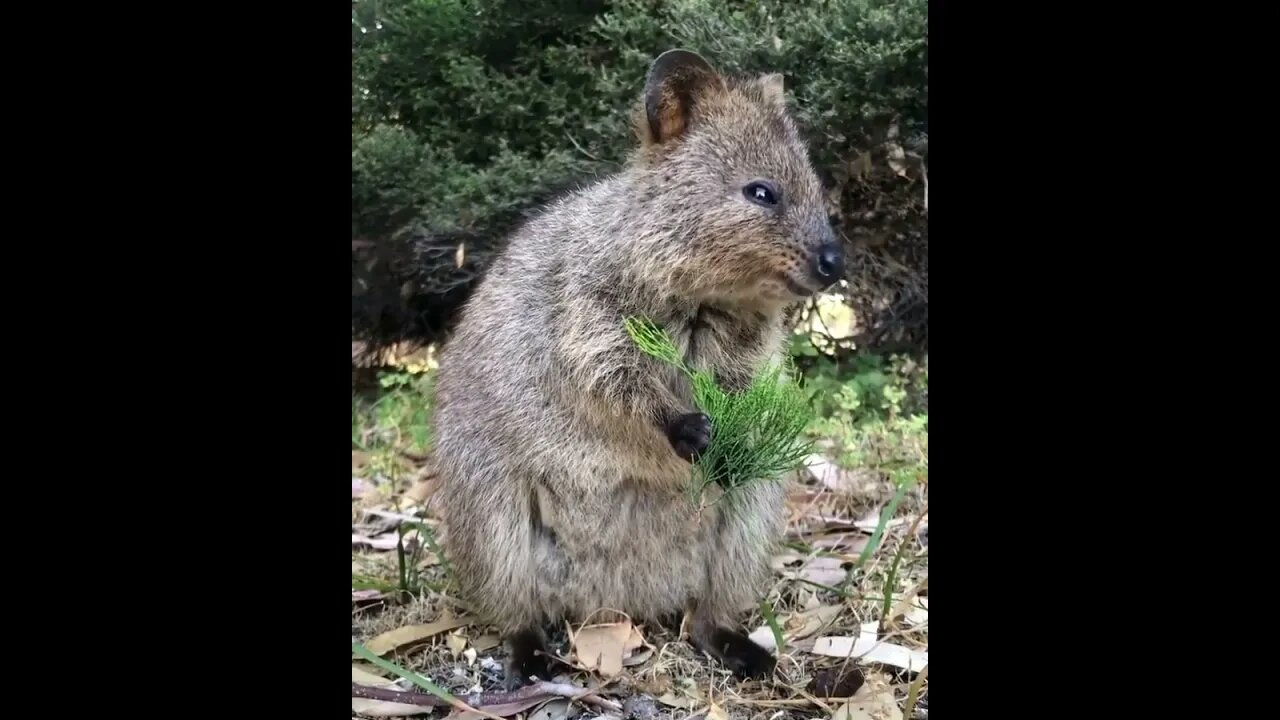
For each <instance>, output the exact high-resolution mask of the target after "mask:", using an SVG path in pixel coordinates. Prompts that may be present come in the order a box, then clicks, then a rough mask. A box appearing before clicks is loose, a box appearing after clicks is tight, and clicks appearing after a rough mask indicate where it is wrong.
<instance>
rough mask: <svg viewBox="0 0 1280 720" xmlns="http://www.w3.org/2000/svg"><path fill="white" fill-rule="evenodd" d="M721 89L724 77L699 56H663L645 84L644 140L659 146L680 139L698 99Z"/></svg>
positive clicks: (684, 52)
mask: <svg viewBox="0 0 1280 720" xmlns="http://www.w3.org/2000/svg"><path fill="white" fill-rule="evenodd" d="M724 87H725V81H724V78H722V77H721V76H720V74H719V73H718V72H716V70H715V68H713V67H711V63H708V62H707V61H706V60H705V59H704V58H703V57H702V56H701V55H699V54H697V53H695V52H691V51H689V50H668V51H666V52H664V53H662V54H661V55H659V56H658V57H657V58H656V59H655V60H654V61H653V64H652V65H651V66H649V76H648V78H647V79H646V80H645V84H644V121H645V124H646V127H645V130H646V131H647V132H646V133H644V135H645V137H646V139H647V140H649V141H650V142H653V143H657V144H662V143H666V142H669V141H670V140H672V139H674V138H677V137H679V136H680V135H681V134H683V133H684V132H685V131H686V130H687V129H688V128H689V125H690V124H691V123H692V121H693V118H694V115H695V113H696V112H697V104H698V100H699V98H701V97H705V95H706V94H707V93H709V92H714V91H716V90H723V89H724Z"/></svg>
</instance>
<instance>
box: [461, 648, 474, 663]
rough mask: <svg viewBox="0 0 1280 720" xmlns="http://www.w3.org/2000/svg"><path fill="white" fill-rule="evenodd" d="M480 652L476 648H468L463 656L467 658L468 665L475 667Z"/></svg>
mask: <svg viewBox="0 0 1280 720" xmlns="http://www.w3.org/2000/svg"><path fill="white" fill-rule="evenodd" d="M477 655H478V653H477V652H476V649H475V648H467V649H466V650H465V651H464V652H463V653H462V656H463V657H465V658H466V659H467V667H473V666H474V665H475V664H476V656H477Z"/></svg>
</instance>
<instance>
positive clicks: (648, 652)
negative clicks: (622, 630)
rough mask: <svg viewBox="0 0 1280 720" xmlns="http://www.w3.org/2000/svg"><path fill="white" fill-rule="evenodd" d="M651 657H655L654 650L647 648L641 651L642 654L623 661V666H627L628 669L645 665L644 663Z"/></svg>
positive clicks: (639, 653)
mask: <svg viewBox="0 0 1280 720" xmlns="http://www.w3.org/2000/svg"><path fill="white" fill-rule="evenodd" d="M651 657H653V648H651V647H647V648H645V649H643V650H641V651H640V652H638V653H636V654H634V655H632V656H631V657H629V658H627V659H626V660H623V661H622V664H623V665H625V666H626V667H635V666H636V665H640V664H643V663H644V661H646V660H648V659H649V658H651Z"/></svg>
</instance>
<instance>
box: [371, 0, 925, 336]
mask: <svg viewBox="0 0 1280 720" xmlns="http://www.w3.org/2000/svg"><path fill="white" fill-rule="evenodd" d="M351 23H352V46H351V53H352V54H351V136H352V141H351V165H352V173H351V199H352V232H353V235H359V236H366V235H367V236H377V235H379V234H380V233H385V232H387V231H388V226H389V225H396V226H398V225H399V224H400V223H401V222H407V221H405V220H403V219H404V218H408V221H413V222H414V223H415V224H417V225H419V226H421V227H423V228H425V229H426V230H427V231H429V232H430V233H432V234H434V235H436V236H440V235H444V236H447V237H448V238H452V237H454V236H455V235H458V236H465V237H467V238H468V244H467V253H468V258H470V259H472V260H474V262H475V263H476V264H477V268H479V267H481V266H483V265H484V263H485V262H487V260H488V258H489V257H490V256H491V254H492V252H494V251H495V250H496V248H497V247H498V246H499V245H500V243H501V240H502V238H503V237H505V235H506V234H507V233H508V232H510V230H511V229H512V228H513V227H514V226H515V225H516V224H517V223H518V222H520V221H521V219H522V218H523V217H524V215H525V213H526V212H528V211H529V210H530V209H532V208H534V207H537V206H539V205H541V204H542V203H544V202H546V201H547V200H549V199H551V198H552V197H553V196H555V195H556V194H558V193H560V192H562V191H563V190H567V189H569V188H571V187H573V186H574V185H576V184H578V183H580V182H582V181H585V180H587V179H589V178H590V177H592V176H595V175H598V174H602V173H608V172H613V171H615V170H617V169H618V167H619V164H620V162H621V161H622V159H623V158H624V157H625V155H626V154H627V152H628V151H629V150H630V149H631V148H632V147H633V145H634V143H635V138H634V134H633V132H632V128H631V127H630V111H631V109H632V107H633V105H634V103H635V102H636V101H637V98H638V97H639V94H640V91H641V87H642V85H643V81H644V75H645V72H646V70H647V68H648V65H649V63H650V62H651V61H652V60H653V58H654V57H656V56H657V55H658V54H659V53H661V52H662V51H664V50H667V49H669V48H672V47H677V46H679V47H687V48H690V49H693V50H696V51H698V52H700V53H702V54H704V55H705V56H706V57H707V58H708V59H709V60H711V61H712V62H713V64H715V65H716V66H717V67H718V68H720V69H721V70H723V71H725V72H733V73H762V72H781V73H783V74H784V76H785V81H786V87H787V90H788V95H789V97H790V99H791V101H792V105H793V107H794V109H795V111H796V113H797V118H798V120H799V121H800V124H801V126H802V127H803V129H804V131H805V134H806V135H807V137H808V139H809V142H810V144H811V148H812V154H813V158H814V162H815V166H816V167H817V168H818V169H819V171H820V172H821V173H822V174H823V175H824V176H826V177H827V179H828V180H829V181H830V185H831V191H830V193H829V197H830V200H831V203H832V205H833V208H832V209H833V211H834V212H835V214H836V216H837V218H838V219H837V226H838V229H839V230H841V231H842V232H843V233H844V234H845V235H847V236H849V237H850V239H853V240H858V239H866V240H867V241H868V243H869V244H874V245H876V246H877V247H888V248H890V249H892V247H893V245H894V243H907V244H911V245H913V247H914V246H918V245H922V244H924V243H927V221H926V220H925V218H924V216H923V214H922V212H921V209H920V205H921V199H922V197H923V187H922V183H921V178H920V173H919V167H917V164H916V163H915V162H914V160H912V157H915V158H919V157H922V156H927V120H928V2H927V0H815V1H812V2H803V3H798V2H792V1H790V0H666V1H664V2H655V1H654V0H613V1H612V2H606V1H605V0H587V1H586V2H583V1H581V0H528V1H527V2H520V3H514V2H506V1H503V0H354V2H353V3H352V16H351ZM895 123H896V124H897V126H898V130H899V140H898V142H900V143H901V145H902V146H903V147H905V148H906V151H907V153H908V154H909V157H908V159H909V160H912V162H910V163H908V164H909V165H910V167H909V168H908V175H909V177H906V176H903V175H902V174H901V173H900V172H899V171H898V170H896V169H894V168H892V167H891V166H890V162H889V160H888V158H887V150H886V146H885V142H886V140H887V138H888V137H889V130H888V129H889V126H890V125H891V124H895ZM922 139H923V142H922ZM392 218H400V219H401V220H399V221H396V222H393V221H392ZM864 236H865V237H864ZM885 243H888V245H887V246H885ZM446 244H447V243H446ZM859 246H861V244H860V245H859ZM886 252H888V250H886ZM890 254H891V255H892V256H893V257H894V259H895V261H896V263H897V264H896V265H895V264H893V263H888V264H883V265H884V267H887V268H901V267H903V266H906V267H909V268H911V269H912V271H913V272H918V268H919V266H920V265H921V263H920V261H919V257H918V256H919V255H920V254H921V253H920V252H919V250H918V248H917V249H916V250H915V251H912V252H905V251H902V252H899V251H897V250H893V252H891V253H890ZM407 255H408V254H407V253H406V256H407ZM850 266H851V267H852V266H853V264H852V263H851V265H850ZM866 266H874V267H880V265H877V264H875V263H870V264H868V263H863V264H861V265H860V267H866ZM422 272H426V273H428V274H431V273H435V274H441V275H448V274H450V273H452V272H454V268H453V267H452V266H451V265H449V264H446V263H443V262H442V263H440V264H439V267H434V266H432V267H427V268H425V269H424V270H422ZM895 272H896V273H897V275H896V276H895V277H896V278H898V280H895V281H894V282H898V281H899V280H900V278H901V276H902V275H903V273H901V272H899V271H897V270H895ZM862 274H863V275H867V273H862ZM908 274H910V273H908ZM380 282H384V283H385V284H386V286H387V290H388V292H387V293H386V294H387V295H388V296H390V297H395V296H396V294H397V292H398V290H399V289H400V287H401V286H402V284H403V283H404V282H405V278H398V277H389V278H387V279H386V280H385V281H380ZM438 285H446V283H442V282H441V283H429V282H428V283H425V286H426V287H427V288H431V287H434V286H438ZM448 285H452V283H448ZM919 285H920V283H919V282H916V283H914V285H913V287H912V288H911V290H910V292H906V291H904V290H902V288H900V287H898V286H897V285H893V284H892V283H891V284H890V285H889V286H886V287H887V290H888V293H887V296H888V297H890V302H892V303H894V304H895V312H894V313H893V314H892V315H893V316H894V317H897V316H898V315H902V314H903V312H898V308H899V306H901V307H908V308H910V307H911V303H910V302H908V301H912V300H918V299H920V298H923V300H924V301H925V302H926V303H927V283H926V284H924V285H923V286H921V287H917V286H919ZM877 289H883V288H880V286H879V285H874V286H873V287H870V288H867V289H866V291H865V293H863V294H865V295H866V296H867V297H875V298H883V297H886V293H884V292H881V293H879V294H877V292H876V291H877ZM424 292H427V294H431V293H432V292H435V291H431V290H427V291H424ZM904 293H905V295H906V298H905V300H902V299H901V298H898V299H894V298H896V297H897V296H899V295H903V294H904ZM433 300H434V301H435V305H434V306H433V307H441V306H442V304H447V303H445V302H444V301H443V300H440V299H438V298H434V297H433ZM449 302H456V300H451V301H449ZM860 302H861V303H862V304H863V305H866V307H862V306H859V307H858V310H859V312H860V313H870V312H871V310H870V309H869V308H870V302H871V301H870V300H866V301H860ZM904 303H905V305H904ZM904 312H905V311H904ZM369 314H370V315H372V316H376V312H373V311H372V310H371V311H370V313H369ZM874 325H875V323H873V322H867V323H864V326H866V327H873V326H874Z"/></svg>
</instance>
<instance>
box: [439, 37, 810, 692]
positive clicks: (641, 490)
mask: <svg viewBox="0 0 1280 720" xmlns="http://www.w3.org/2000/svg"><path fill="white" fill-rule="evenodd" d="M664 57H665V58H666V59H665V60H664V59H663V58H660V59H659V60H658V61H657V62H656V63H655V66H654V70H653V71H652V72H651V75H650V79H649V83H648V85H647V87H646V91H645V93H644V96H643V97H642V99H641V103H640V106H639V107H638V109H637V112H636V116H635V117H636V132H637V135H638V137H639V139H640V147H639V148H638V149H637V151H636V152H635V153H634V154H633V156H632V158H631V159H630V161H629V163H628V165H627V167H626V168H625V169H624V170H623V171H622V172H621V173H619V174H618V175H615V176H613V177H610V178H608V179H605V180H603V181H601V182H599V183H597V184H595V185H593V186H591V187H587V188H585V189H582V190H580V191H578V192H576V193H574V194H571V195H569V196H567V197H564V198H562V199H560V200H559V201H557V202H555V203H553V204H552V205H550V206H549V207H548V208H547V209H546V211H545V212H544V213H543V214H542V215H540V216H539V217H537V218H535V219H534V220H532V221H530V222H529V223H528V224H527V225H526V226H525V227H523V228H522V229H521V230H519V231H518V232H517V233H516V234H515V235H514V237H513V238H512V240H511V243H510V245H509V246H508V248H507V250H506V251H505V253H504V254H503V255H501V256H500V257H499V258H498V259H497V260H496V261H495V262H494V264H493V265H492V267H491V269H490V270H489V272H488V275H487V276H486V277H485V278H484V279H483V280H482V282H481V283H480V285H479V287H478V288H477V290H476V292H475V294H474V296H473V297H472V298H471V300H470V301H469V302H468V304H467V306H466V308H465V309H464V311H463V316H462V320H461V322H460V323H459V329H458V331H457V334H456V335H455V336H454V338H453V339H452V340H451V341H450V342H449V343H448V345H447V346H446V348H445V349H444V353H443V356H442V359H441V366H440V371H439V376H438V381H437V396H436V416H435V427H436V447H435V450H434V453H433V456H434V461H435V463H436V467H437V472H438V473H439V476H440V478H441V481H442V484H441V488H440V492H439V493H438V494H437V498H438V500H439V502H441V503H442V509H443V511H444V518H445V523H446V533H445V535H444V538H443V541H444V546H445V549H446V552H447V553H448V556H449V557H450V559H451V560H452V562H453V565H454V568H455V569H456V572H457V575H458V579H459V580H460V582H461V583H462V585H463V588H464V590H465V592H466V595H467V597H468V599H469V600H470V601H471V603H472V604H473V605H474V607H475V608H476V609H477V610H478V611H479V612H481V613H482V614H483V615H484V616H485V617H486V618H488V619H489V620H490V621H492V622H493V623H494V624H496V625H497V626H499V628H500V629H501V630H502V631H503V632H504V633H505V634H506V635H507V636H508V638H509V639H512V638H514V639H512V640H511V642H512V643H513V646H514V649H515V650H516V651H517V654H520V655H521V656H522V657H520V658H517V659H516V664H517V667H516V668H515V671H517V672H519V673H521V674H524V673H527V672H532V666H526V665H523V664H521V663H524V662H525V661H527V660H528V657H527V647H526V646H537V645H538V644H539V642H540V637H541V631H540V630H538V628H539V627H541V626H542V625H544V624H545V623H547V622H555V621H558V620H560V619H561V618H563V617H569V618H571V619H578V620H581V619H583V618H584V617H585V616H587V615H588V614H590V613H592V612H594V611H596V610H598V609H613V610H619V611H622V612H625V613H627V614H628V615H630V616H631V617H632V619H634V620H636V621H637V622H641V621H646V620H653V619H656V618H659V617H662V616H664V615H667V614H669V613H673V612H676V613H678V612H680V611H682V610H685V609H689V608H691V609H693V611H694V613H693V618H694V622H693V625H692V631H693V632H692V634H693V639H694V641H695V642H696V643H698V645H699V646H700V647H703V648H704V649H706V650H707V651H708V652H710V653H711V654H712V655H715V656H716V657H719V658H721V659H722V660H725V661H726V662H729V664H730V665H731V666H734V667H735V669H737V670H743V671H744V672H742V673H740V674H752V672H751V668H747V667H744V666H743V664H742V663H741V662H738V663H737V664H736V665H735V660H734V656H735V653H736V654H737V655H742V654H743V653H744V652H745V653H746V654H747V655H751V654H752V652H758V653H763V651H760V650H759V649H758V648H756V650H755V651H752V650H751V649H750V648H742V647H739V646H740V645H741V643H742V642H744V641H746V639H745V637H744V636H741V635H740V634H736V633H734V632H732V631H729V630H727V629H726V628H729V627H731V626H733V625H734V622H735V618H737V617H738V616H739V613H740V612H741V611H742V610H744V609H747V608H750V607H753V606H754V605H755V604H756V603H757V602H758V597H759V593H760V592H761V591H762V589H764V587H765V585H764V584H763V583H765V582H766V581H767V578H768V576H769V562H768V561H769V558H770V556H771V553H772V543H773V542H774V541H775V540H776V538H777V537H778V536H779V534H780V532H781V531H782V529H783V515H782V512H783V499H784V490H783V488H782V486H781V484H780V483H757V484H754V485H752V486H749V487H748V488H747V489H744V490H742V491H741V495H740V497H738V498H737V500H736V501H735V502H734V503H732V506H730V505H729V504H717V505H715V506H713V507H712V508H711V509H709V510H704V511H703V512H702V513H701V514H699V513H698V512H697V511H696V509H695V508H694V507H693V506H692V505H691V504H690V503H689V502H688V500H687V496H686V495H685V494H684V488H685V483H686V482H687V481H688V479H689V475H690V465H689V462H688V461H686V460H684V459H681V457H679V456H678V455H677V453H676V451H675V450H674V449H673V444H674V443H675V440H674V439H672V437H670V432H671V431H670V428H671V427H672V422H673V421H675V420H676V419H677V418H680V417H681V416H684V415H687V414H690V413H693V412H694V408H693V405H692V401H691V397H690V391H689V387H688V385H687V383H686V382H685V381H684V379H683V378H682V377H681V376H679V375H678V374H677V373H676V372H674V371H673V370H671V369H670V368H668V367H665V366H663V365H661V364H660V363H658V362H657V361H654V360H652V359H649V358H647V357H646V356H644V355H642V354H641V353H640V351H639V350H637V349H636V347H635V346H634V345H633V344H632V342H631V340H630V338H629V337H628V336H627V335H626V333H625V331H624V329H623V318H624V317H626V316H628V315H641V316H646V317H649V318H651V319H653V320H655V321H657V322H658V323H659V324H660V325H662V326H663V327H665V328H666V330H667V331H668V332H669V333H670V334H671V335H672V336H673V337H674V338H675V340H676V342H677V344H678V346H679V347H680V349H681V351H682V352H683V353H684V355H685V357H686V359H687V361H688V362H689V363H690V364H692V365H693V366H695V367H698V368H709V369H714V371H715V373H716V376H717V377H718V378H719V379H720V380H721V382H722V383H723V384H726V385H729V386H739V387H740V386H742V385H745V384H746V383H747V382H748V381H749V380H750V378H751V377H752V375H753V374H754V373H756V372H758V371H759V370H760V369H761V368H762V366H764V365H765V364H766V363H768V362H770V361H771V360H773V359H776V358H777V357H778V356H779V354H780V353H781V352H782V348H783V341H784V339H785V331H784V326H783V322H782V310H783V308H784V307H786V306H787V305H789V304H792V303H794V302H796V301H797V300H798V299H799V295H798V292H795V291H793V290H789V289H788V287H789V286H790V287H793V288H795V287H796V286H799V288H800V289H804V290H806V291H812V290H815V289H816V283H815V281H814V280H812V279H811V278H810V276H809V274H808V271H807V269H806V268H807V265H806V263H807V262H808V261H809V257H810V255H811V254H812V252H813V251H814V249H815V248H816V247H817V246H818V245H819V244H820V243H825V242H831V241H832V234H831V230H830V228H829V226H828V225H827V221H826V216H825V213H824V210H823V203H822V195H821V188H820V185H819V181H818V179H817V177H816V176H815V174H814V172H813V170H812V168H811V166H810V164H809V162H808V159H807V156H806V153H805V147H804V145H803V143H802V141H801V140H800V138H799V135H798V134H797V132H796V129H795V127H794V125H793V123H792V121H791V119H790V118H789V117H788V116H787V113H786V107H785V101H784V98H783V92H782V80H781V77H780V76H777V75H766V76H763V77H758V78H746V79H738V78H726V77H722V76H720V75H719V74H717V73H716V72H715V71H714V70H712V69H711V68H710V67H709V66H707V65H706V63H705V61H703V60H701V58H698V57H697V56H694V55H692V54H689V53H683V54H682V53H680V52H675V53H669V54H666V55H665V56H664ZM664 63H665V66H664ZM755 178H767V179H769V180H771V181H772V182H773V184H774V186H775V187H776V188H778V190H779V193H780V194H781V196H782V197H781V202H780V203H779V205H778V206H777V207H773V208H765V207H761V206H759V205H756V204H753V203H752V202H749V201H748V200H746V199H745V198H744V197H743V191H742V188H743V187H744V186H745V185H746V184H747V183H748V182H750V181H752V180H753V179H755ZM597 617H599V616H598V615H597ZM746 642H747V643H748V644H750V643H749V641H746ZM753 647H754V646H753ZM522 648H523V649H522ZM764 656H765V658H766V659H767V660H768V662H767V668H766V669H771V668H772V659H769V658H768V656H767V653H765V654H764ZM748 660H752V658H748ZM754 660H755V661H757V662H756V664H757V665H759V664H760V662H763V661H762V660H760V659H759V658H755V659H754ZM747 664H748V665H750V662H748V663H747Z"/></svg>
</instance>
